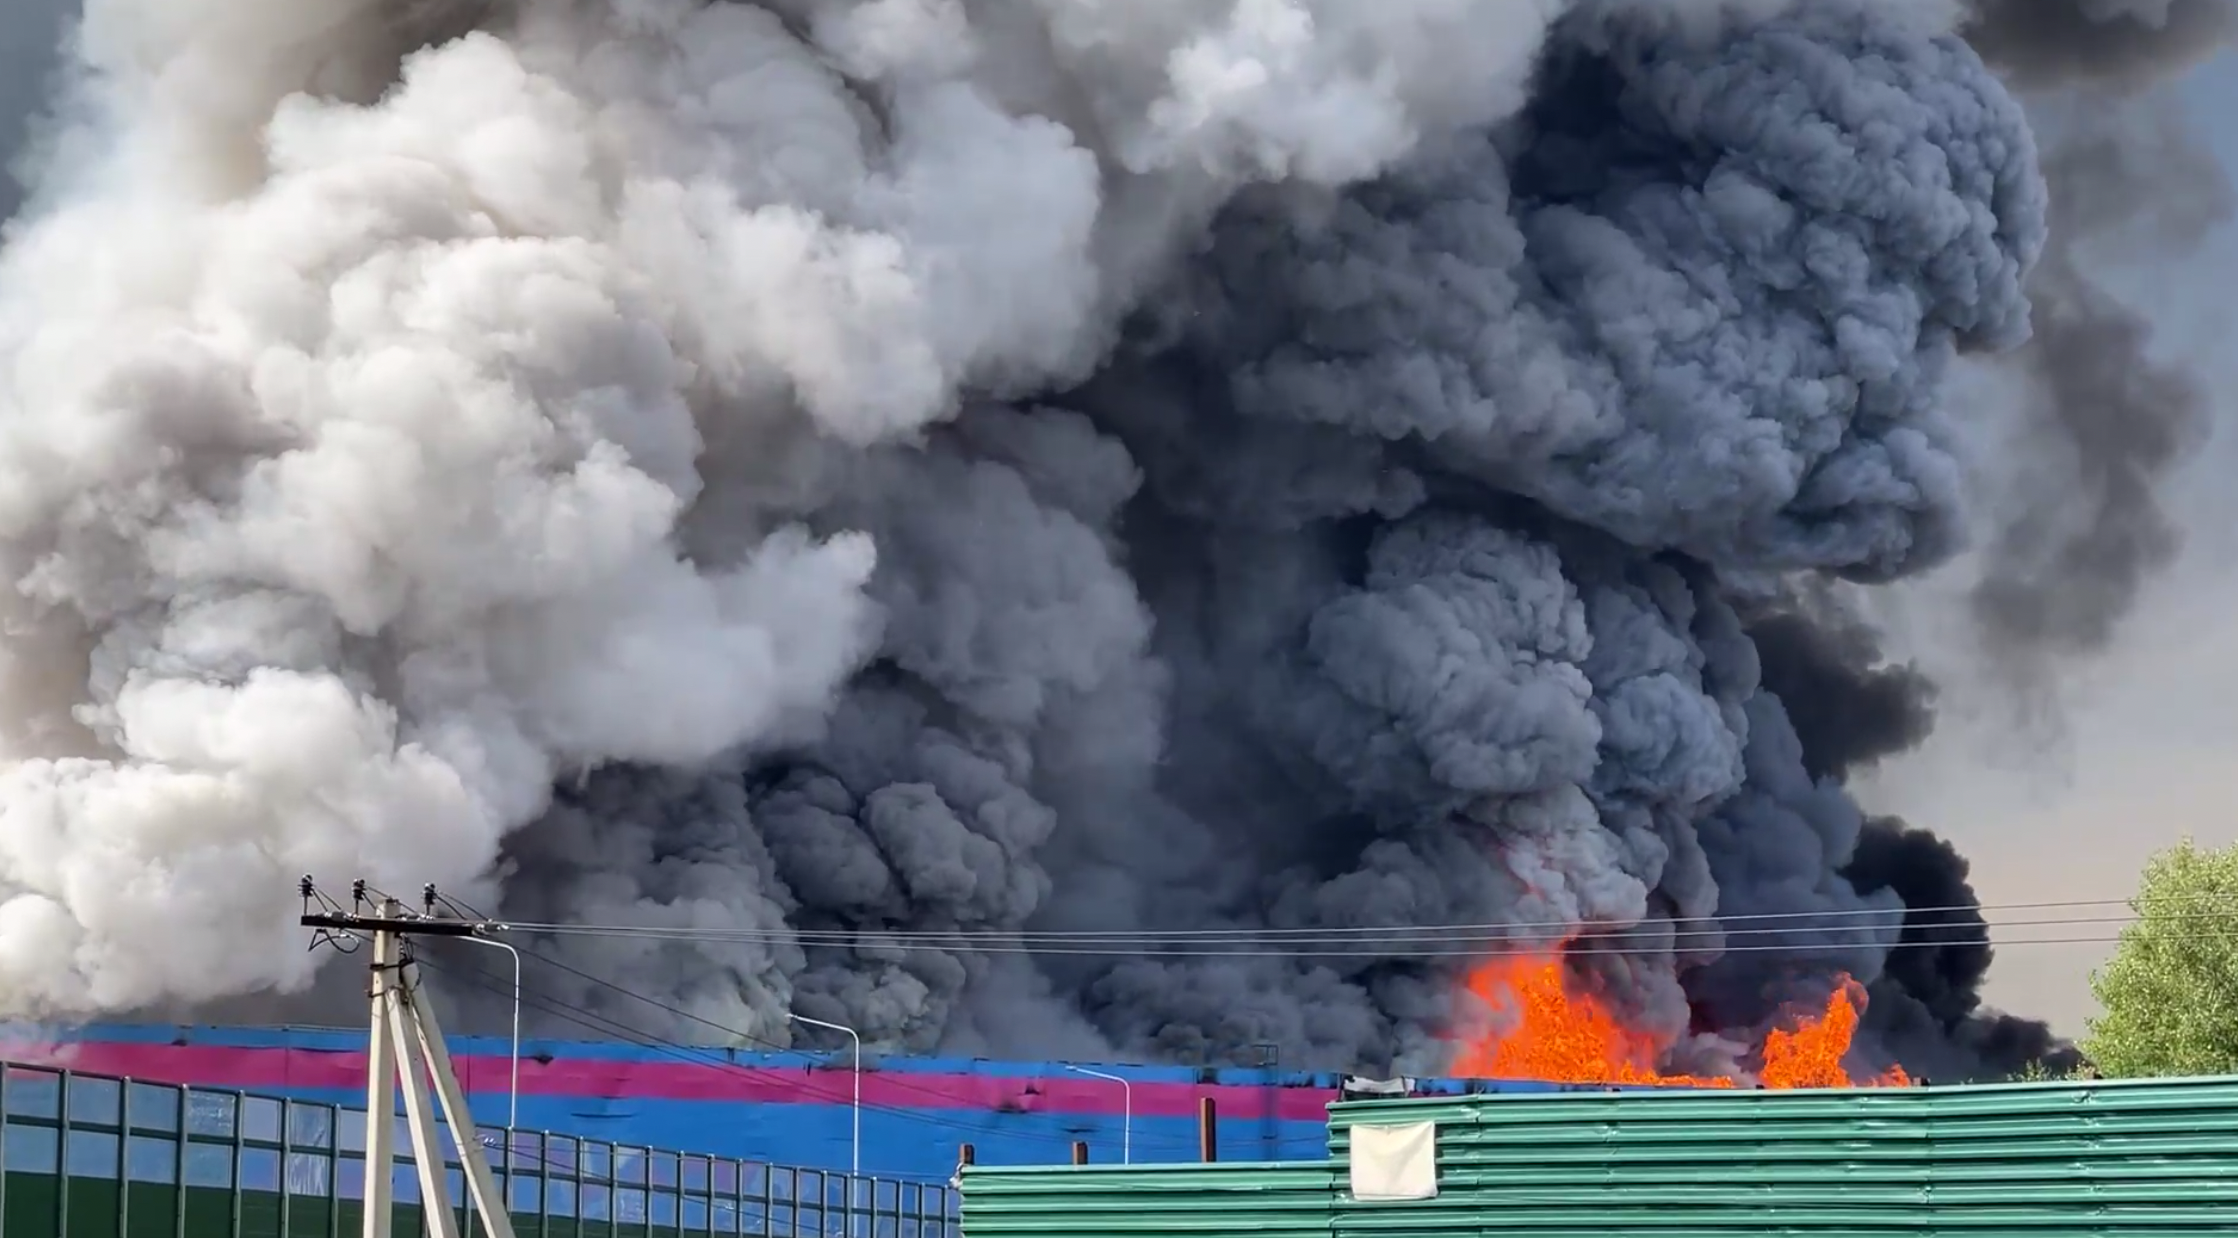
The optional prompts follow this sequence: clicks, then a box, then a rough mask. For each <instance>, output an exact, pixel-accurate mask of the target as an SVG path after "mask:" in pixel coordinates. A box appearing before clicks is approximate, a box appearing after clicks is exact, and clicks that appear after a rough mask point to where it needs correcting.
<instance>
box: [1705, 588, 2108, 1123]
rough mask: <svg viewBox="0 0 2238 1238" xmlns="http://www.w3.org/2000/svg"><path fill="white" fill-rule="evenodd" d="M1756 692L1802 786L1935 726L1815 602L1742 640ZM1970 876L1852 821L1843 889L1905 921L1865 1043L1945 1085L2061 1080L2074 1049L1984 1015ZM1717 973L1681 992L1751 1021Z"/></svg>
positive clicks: (1933, 844)
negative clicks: (1753, 653) (2058, 1072)
mask: <svg viewBox="0 0 2238 1238" xmlns="http://www.w3.org/2000/svg"><path fill="white" fill-rule="evenodd" d="M1748 631H1749V635H1750V637H1751V638H1752V639H1754V640H1755V642H1756V646H1757V649H1758V650H1759V652H1760V653H1761V654H1762V657H1763V661H1764V685H1765V687H1766V689H1767V690H1769V691H1771V692H1772V693H1774V694H1776V695H1777V696H1778V697H1779V698H1780V699H1781V700H1782V701H1786V702H1791V703H1792V704H1791V706H1790V709H1791V714H1792V716H1793V718H1794V721H1795V730H1796V735H1797V740H1798V742H1799V744H1800V745H1801V749H1802V763H1803V766H1804V768H1805V770H1807V771H1808V772H1809V773H1810V775H1811V776H1812V777H1814V778H1822V779H1832V780H1842V779H1846V778H1848V777H1849V776H1850V775H1851V774H1853V773H1857V772H1859V771H1862V770H1865V769H1869V768H1871V767H1872V766H1874V765H1876V764H1878V763H1879V762H1881V761H1883V760H1885V759H1886V758H1888V757H1890V756H1894V755H1896V754H1898V753H1901V752H1904V751H1906V750H1908V749H1910V748H1912V747H1913V746H1915V745H1916V744H1918V743H1919V742H1920V741H1921V740H1923V739H1925V738H1926V737H1927V734H1928V732H1929V730H1930V728H1931V727H1932V726H1933V724H1934V705H1935V695H1936V692H1935V687H1934V685H1933V684H1932V683H1931V682H1929V681H1928V680H1927V678H1926V677H1925V676H1924V675H1922V674H1920V673H1919V671H1918V670H1917V669H1916V668H1914V667H1911V666H1909V665H1906V664H1902V663H1892V662H1889V661H1888V660H1887V659H1886V658H1885V656H1884V655H1883V652H1882V649H1881V644H1880V639H1879V637H1878V634H1877V633H1875V632H1874V631H1873V629H1872V628H1871V627H1870V626H1869V625H1867V624H1865V623H1864V622H1862V621H1861V620H1859V619H1858V618H1857V617H1856V616H1855V615H1854V614H1852V613H1851V612H1850V611H1849V610H1847V609H1846V608H1845V607H1844V606H1843V604H1842V601H1841V600H1840V599H1839V598H1837V597H1835V596H1833V595H1832V594H1831V593H1830V592H1829V591H1827V590H1824V589H1806V590H1799V591H1798V592H1797V594H1796V595H1795V596H1793V597H1790V598H1788V599H1785V600H1784V601H1783V602H1782V603H1781V604H1780V605H1779V606H1777V607H1774V608H1771V609H1769V610H1767V611H1765V612H1763V613H1760V614H1758V615H1755V616H1754V617H1753V618H1752V620H1751V622H1750V623H1749V626H1748ZM1969 871H1970V868H1969V865H1968V864H1967V862H1966V859H1965V857H1964V856H1962V855H1960V854H1959V853H1958V850H1957V848H1955V847H1953V846H1952V845H1951V844H1950V843H1949V842H1947V841H1945V840H1943V839H1940V838H1937V837H1935V836H1934V835H1933V834H1931V833H1929V832H1928V831H1926V830H1922V829H1916V828H1913V827H1912V826H1910V825H1908V824H1906V823H1905V822H1904V821H1902V820H1900V819H1898V818H1895V817H1864V818H1861V819H1860V820H1859V821H1858V832H1857V835H1856V843H1855V846H1854V848H1853V850H1852V852H1851V854H1850V856H1849V859H1848V861H1847V862H1846V863H1845V864H1844V865H1843V866H1842V870H1841V876H1842V878H1843V880H1845V881H1847V882H1848V883H1849V884H1850V885H1851V887H1852V888H1854V889H1855V890H1856V891H1857V892H1858V893H1859V894H1861V895H1865V896H1868V897H1870V896H1875V895H1881V896H1893V897H1894V898H1895V899H1896V900H1898V902H1899V903H1900V905H1901V906H1902V907H1903V909H1904V910H1903V913H1902V915H1901V919H1900V922H1901V930H1900V933H1899V935H1898V939H1897V940H1898V948H1897V949H1895V950H1894V951H1892V952H1891V953H1890V954H1889V956H1888V961H1887V966H1886V968H1885V969H1884V970H1883V971H1882V972H1881V974H1880V975H1879V976H1878V977H1877V978H1875V979H1874V980H1873V981H1872V983H1871V984H1870V985H1868V986H1867V995H1868V998H1869V1003H1868V1005H1867V1007H1866V1018H1865V1030H1866V1032H1867V1034H1868V1035H1869V1036H1871V1037H1872V1038H1873V1040H1874V1041H1875V1042H1876V1043H1877V1044H1878V1045H1880V1046H1881V1047H1882V1048H1883V1049H1885V1050H1886V1051H1888V1052H1890V1053H1891V1054H1892V1055H1893V1056H1895V1057H1897V1058H1899V1059H1901V1060H1902V1061H1903V1062H1904V1063H1905V1065H1906V1066H1907V1067H1908V1068H1909V1069H1911V1070H1913V1071H1914V1072H1916V1073H1919V1074H1923V1075H1925V1076H1927V1077H1928V1078H1931V1079H1941V1080H1944V1081H1946V1082H1947V1081H1950V1080H1953V1079H1967V1078H1976V1077H1991V1078H1997V1077H2005V1076H2009V1075H2011V1074H2013V1073H2015V1072H2017V1071H2019V1070H2020V1069H2022V1068H2024V1067H2026V1066H2028V1065H2029V1064H2031V1063H2045V1064H2047V1065H2051V1066H2054V1067H2060V1068H2064V1067H2066V1066H2069V1065H2072V1064H2074V1062H2075V1061H2076V1060H2078V1059H2077V1056H2076V1054H2075V1051H2074V1049H2073V1046H2072V1045H2071V1044H2069V1043H2067V1042H2066V1041H2063V1040H2061V1039H2060V1038H2058V1037H2056V1036H2054V1035H2053V1034H2052V1031H2051V1029H2050V1027H2049V1026H2048V1025H2046V1024H2044V1023H2043V1022H2041V1021H2038V1020H2033V1019H2025V1018H2019V1017H2016V1016H2013V1015H2008V1014H2003V1013H2000V1012H1997V1011H1994V1010H1989V1009H1986V1008H1984V1006H1983V1003H1982V996H1981V988H1982V984H1983V982H1984V981H1985V980H1986V979H1987V978H1988V974H1989V966H1990V962H1991V960H1992V959H1993V957H1994V954H1995V951H1994V950H1993V949H1992V947H1991V941H1990V932H1989V923H1988V920H1987V918H1986V917H1985V916H1983V914H1982V910H1981V898H1980V896H1979V895H1978V894H1977V893H1976V892H1975V890H1974V887H1973V885H1972V884H1971V882H1970V881H1969V880H1968V875H1969ZM1718 979H1719V977H1718V973H1717V971H1716V969H1714V968H1713V969H1710V970H1707V971H1704V972H1701V973H1697V975H1696V976H1695V977H1694V983H1693V986H1692V987H1693V991H1694V992H1695V994H1696V996H1697V999H1698V1001H1699V1002H1700V1003H1701V1004H1703V1005H1704V1006H1707V1007H1709V1008H1711V1009H1713V1010H1717V1009H1723V1011H1724V1014H1725V1017H1726V1018H1729V1019H1745V1018H1749V1017H1755V1018H1762V1017H1764V1016H1765V1014H1767V1013H1768V1012H1767V1011H1766V1010H1764V1009H1763V1002H1764V994H1763V992H1762V989H1761V986H1757V987H1747V986H1742V987H1740V988H1739V989H1738V991H1734V989H1733V988H1732V987H1730V986H1728V987H1726V988H1723V989H1721V988H1720V987H1719V986H1718V984H1717V980H1718Z"/></svg>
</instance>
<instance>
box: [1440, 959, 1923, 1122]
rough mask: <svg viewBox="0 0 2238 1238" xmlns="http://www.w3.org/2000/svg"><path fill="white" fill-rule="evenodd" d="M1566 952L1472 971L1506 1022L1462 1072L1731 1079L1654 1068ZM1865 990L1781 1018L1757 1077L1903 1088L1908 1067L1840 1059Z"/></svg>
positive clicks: (1606, 1079) (1707, 1082) (1608, 1079)
mask: <svg viewBox="0 0 2238 1238" xmlns="http://www.w3.org/2000/svg"><path fill="white" fill-rule="evenodd" d="M1564 970H1565V969H1564V968H1563V965H1562V960H1561V957H1560V954H1559V952H1558V951H1557V952H1556V953H1553V954H1547V955H1515V956H1509V957H1502V958H1497V959H1492V960H1489V961H1487V962H1486V963H1484V964H1483V965H1482V966H1480V967H1478V968H1477V969H1476V970H1475V971H1474V972H1472V973H1471V974H1470V976H1469V982H1468V987H1469V991H1470V992H1471V993H1472V994H1474V995H1475V997H1476V998H1477V999H1478V1000H1480V1001H1482V1002H1484V1003H1485V1005H1486V1006H1487V1007H1489V1008H1491V1009H1493V1010H1497V1011H1500V1012H1502V1013H1503V1014H1504V1015H1505V1016H1506V1017H1505V1018H1504V1019H1503V1020H1502V1022H1503V1023H1504V1024H1505V1028H1504V1030H1502V1031H1500V1032H1497V1033H1493V1034H1487V1035H1485V1036H1484V1037H1482V1038H1480V1039H1476V1040H1472V1041H1469V1042H1466V1043H1464V1044H1463V1045H1462V1046H1461V1048H1460V1052H1459V1053H1458V1054H1457V1055H1456V1056H1455V1058H1454V1063H1453V1071H1454V1073H1455V1074H1457V1075H1460V1076H1461V1077H1463V1078H1474V1079H1534V1080H1543V1081H1546V1082H1550V1083H1604V1084H1636V1085H1656V1084H1662V1085H1668V1086H1679V1087H1697V1088H1730V1087H1736V1086H1739V1084H1740V1083H1741V1082H1742V1081H1741V1080H1736V1079H1733V1078H1729V1077H1725V1076H1705V1075H1674V1074H1664V1073H1663V1072H1661V1071H1659V1070H1657V1069H1655V1062H1656V1058H1657V1057H1658V1051H1657V1047H1656V1045H1655V1044H1654V1042H1653V1041H1652V1040H1651V1039H1650V1038H1649V1037H1647V1036H1645V1035H1642V1034H1641V1033H1639V1032H1636V1031H1633V1030H1632V1029H1630V1028H1627V1027H1625V1026H1624V1025H1623V1024H1622V1023H1621V1022H1619V1021H1618V1019H1617V1018H1616V1016H1615V1015H1614V1014H1613V1013H1611V1012H1610V1011H1609V1009H1608V1008H1607V1007H1606V1006H1605V1005H1603V1004H1602V1003H1601V1002H1600V1001H1599V1000H1598V999H1596V998H1594V997H1592V996H1590V995H1586V994H1579V993H1573V992H1572V991H1571V990H1570V988H1569V986H1568V985H1567V984H1566V983H1565V981H1564ZM1863 998H1864V993H1863V991H1862V989H1861V988H1860V987H1859V986H1858V984H1857V983H1856V982H1855V981H1853V980H1850V979H1849V978H1847V977H1844V978H1843V979H1842V982H1841V983H1840V984H1839V985H1838V986H1836V988H1835V990H1834V994H1833V996H1832V997H1830V998H1828V999H1827V1003H1826V1007H1825V1009H1823V1010H1816V1011H1810V1010H1789V1011H1787V1012H1785V1013H1784V1014H1783V1016H1782V1026H1780V1027H1776V1028H1774V1029H1772V1031H1771V1032H1769V1033H1768V1034H1767V1035H1766V1036H1765V1038H1764V1044H1763V1045H1762V1047H1761V1051H1760V1056H1761V1058H1762V1063H1763V1064H1762V1066H1761V1067H1760V1068H1759V1069H1758V1071H1757V1074H1756V1078H1755V1080H1754V1082H1756V1083H1758V1084H1761V1085H1762V1086H1764V1087H1767V1088H1843V1087H1902V1086H1905V1085H1907V1084H1909V1083H1910V1082H1911V1080H1910V1079H1909V1077H1907V1076H1906V1075H1905V1073H1904V1070H1903V1068H1902V1067H1892V1068H1890V1069H1889V1070H1888V1071H1887V1072H1886V1073H1884V1074H1880V1075H1870V1076H1864V1077H1859V1076H1853V1075H1851V1074H1850V1073H1849V1070H1848V1068H1847V1067H1846V1066H1844V1065H1843V1059H1844V1058H1846V1057H1847V1056H1848V1055H1849V1049H1850V1039H1851V1038H1852V1037H1853V1036H1855V1035H1856V1033H1857V1023H1858V1017H1859V1013H1860V1009H1861V1007H1862V1005H1863Z"/></svg>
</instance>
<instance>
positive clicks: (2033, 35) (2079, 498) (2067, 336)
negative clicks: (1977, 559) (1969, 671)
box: [1968, 0, 2238, 683]
mask: <svg viewBox="0 0 2238 1238" xmlns="http://www.w3.org/2000/svg"><path fill="white" fill-rule="evenodd" d="M1975 11H1976V17H1975V20H1974V23H1973V25H1972V26H1971V28H1970V29H1969V30H1968V37H1969V38H1970V39H1971V40H1972V41H1973V43H1974V44H1975V45H1976V46H1977V47H1979V48H1980V49H1981V50H1982V53H1983V55H1984V56H1985V57H1986V58H1987V59H1989V60H1990V62H1991V63H1992V64H1993V65H1996V66H1997V67H1998V68H1999V69H2000V70H2001V71H2003V72H2004V73H2006V74H2007V75H2008V76H2009V77H2011V78H2012V79H2013V80H2015V81H2016V82H2018V83H2019V84H2020V85H2022V86H2024V87H2026V88H2028V89H2029V90H2031V91H2032V92H2034V94H2033V97H2032V100H2031V107H2032V110H2033V112H2034V114H2035V116H2036V117H2037V119H2038V122H2039V130H2040V131H2042V132H2045V133H2046V134H2047V139H2046V140H2047V144H2048V150H2047V154H2046V156H2045V159H2044V170H2045V176H2046V178H2047V180H2048V181H2049V184H2050V189H2051V199H2052V211H2053V217H2054V219H2055V221H2056V226H2055V227H2054V229H2053V233H2052V243H2051V246H2050V248H2049V249H2048V251H2047V252H2046V254H2045V256H2044V260H2043V261H2042V263H2040V264H2039V265H2038V267H2037V269H2036V271H2035V273H2034V275H2033V277H2032V281H2031V284H2030V287H2029V293H2030V296H2031V299H2032V300H2033V302H2034V304H2035V315H2034V321H2035V328H2036V330H2035V337H2034V338H2033V339H2032V340H2031V341H2030V342H2029V344H2028V346H2027V347H2025V348H2023V349H2021V350H2019V351H2018V352H2016V353H2014V354H2012V355H2011V356H2010V357H2008V358H2006V359H2005V362H2004V367H2005V368H2006V369H2007V370H2008V371H2009V372H2010V373H2011V374H2012V375H2014V376H2015V377H2016V378H2017V380H2018V382H2019V383H2020V386H2021V393H2020V396H2019V400H2020V408H2021V417H2020V419H2019V424H2018V426H2017V427H2016V428H2015V430H2014V432H2013V438H2012V442H2011V444H2010V447H2009V449H2010V450H2011V451H2012V452H2013V453H2015V454H2016V456H2017V457H2018V459H2020V460H2021V461H2023V462H2024V463H2023V465H2022V467H2020V468H2019V469H2017V470H2015V471H2014V472H2015V476H2014V477H2013V478H2012V480H2013V481H2015V482H2017V485H2016V486H2015V488H2014V490H2013V493H2012V494H2011V495H2009V496H2008V497H2007V498H2006V499H2005V500H2004V501H2003V503H2002V504H2001V509H2000V510H1998V511H1996V512H1995V513H1994V519H1995V522H1996V525H1997V528H1998V532H1996V533H1995V534H1994V535H1993V537H1992V538H1991V541H1990V545H1989V546H1988V547H1987V551H1988V553H1987V555H1986V556H1985V564H1986V566H1985V568H1984V571H1983V573H1982V577H1981V579H1980V581H1979V583H1978V584H1977V585H1976V587H1975V590H1974V594H1973V609H1974V613H1975V617H1976V619H1977V621H1978V622H1979V623H1980V625H1981V627H1982V629H1983V632H1984V648H1985V649H1987V650H1988V651H1989V652H1990V654H1991V655H1992V659H1993V661H1994V662H1995V663H1996V664H1997V666H1998V667H1999V668H2000V670H2001V672H2002V673H2003V674H2005V675H2007V676H2008V677H2011V678H2013V679H2015V680H2016V681H2019V682H2021V683H2030V682H2038V683H2040V681H2041V679H2042V676H2043V672H2044V671H2045V670H2046V669H2047V667H2048V666H2049V665H2051V664H2053V663H2055V662H2056V661H2057V660H2059V659H2061V658H2065V657H2071V656H2074V655H2078V654H2088V653H2092V652H2096V651H2098V650H2101V649H2103V648H2104V647H2105V646H2106V645H2107V644H2108V643H2109V642H2110V641H2111V640H2112V639H2113V637H2114V635H2115V633H2116V632H2117V631H2118V630H2119V626H2120V624H2121V621H2122V620H2123V619H2124V618H2125V617H2126V616H2127V615H2128V614H2129V613H2130V612H2131V611H2132V610H2133V609H2134V608H2135V606H2136V604H2137V601H2138V599H2139V597H2140V595H2141V593H2142V592H2143V590H2144V589H2145V588H2146V587H2147V585H2148V584H2149V582H2150V580H2151V579H2152V577H2153V576H2154V575H2155V574H2156V573H2157V572H2159V571H2160V570H2161V569H2164V568H2166V567H2167V566H2168V565H2169V564H2170V563H2171V562H2172V561H2173V560H2174V558H2175V556H2176V554H2177V552H2178V550H2179V549H2180V548H2181V545H2182V537H2181V531H2180V529H2179V527H2178V525H2177V522H2176V521H2175V520H2174V518H2173V517H2171V516H2170V515H2169V513H2168V511H2167V510H2166V507H2165V505H2164V501H2163V498H2162V488H2163V486H2164V484H2165V483H2166V482H2167V481H2168V480H2169V479H2170V478H2171V476H2172V475H2173V474H2174V472H2175V471H2176V469H2177V468H2178V467H2179V466H2180V464H2181V463H2182V461H2183V460H2184V459H2185V458H2186V455H2187V452H2188V450H2189V449H2190V448H2192V447H2194V446H2196V445H2197V444H2198V443H2199V442H2200V441H2201V440H2202V439H2203V437H2204V435H2205V433H2206V430H2207V423H2208V420H2209V415H2210V414H2209V407H2208V401H2209V397H2208V392H2207V389H2206V385H2205V383H2204V381H2203V380H2202V379H2201V378H2200V377H2199V376H2198V375H2197V374H2195V373H2193V372H2192V371H2191V369H2190V368H2189V367H2188V365H2187V364H2186V363H2185V362H2184V360H2183V359H2181V358H2175V357H2170V356H2167V355H2165V354H2164V353H2163V352H2161V351H2156V349H2155V348H2154V338H2153V336H2154V332H2153V327H2152V323H2151V321H2150V320H2149V319H2148V318H2147V317H2146V316H2145V315H2144V314H2143V313H2141V312H2139V311H2138V310H2137V309H2135V308H2133V307H2132V306H2130V305H2128V304H2125V303H2124V302H2123V301H2122V300H2121V299H2119V298H2118V297H2116V296H2115V295H2114V294H2113V293H2112V292H2110V291H2109V290H2108V289H2107V288H2106V286H2105V285H2104V283H2103V282H2102V272H2103V271H2104V270H2105V269H2106V268H2107V267H2108V265H2109V264H2113V265H2126V266H2129V267H2131V268H2133V269H2150V270H2157V271H2168V272H2176V271H2181V270H2184V269H2185V264H2186V262H2187V261H2188V260H2189V259H2190V258H2191V257H2192V256H2193V255H2196V254H2197V253H2198V252H2199V251H2200V249H2201V247H2202V245H2203V243H2204V242H2205V240H2206V239H2207V237H2208V235H2209V234H2210V233H2211V232H2212V231H2213V230H2214V229H2215V228H2217V227H2219V226H2220V225H2222V224H2224V223H2226V222H2228V220H2229V219H2230V217H2231V214H2232V209H2233V196H2232V187H2231V180H2230V175H2229V173H2228V171H2227V170H2226V169H2225V168H2223V167H2222V166H2221V163H2220V161H2219V160H2218V159H2217V158H2216V157H2215V155H2214V154H2213V152H2212V151H2211V150H2210V149H2209V148H2208V147H2207V145H2206V143H2205V142H2204V140H2203V137H2202V135H2200V134H2198V133H2197V132H2195V128H2194V124H2193V122H2192V120H2191V119H2190V116H2189V114H2188V112H2187V110H2186V109H2185V108H2184V107H2183V106H2182V105H2181V104H2180V103H2178V102H2177V101H2175V100H2173V99H2171V98H2169V97H2167V95H2166V93H2165V92H2158V93H2155V88H2157V87H2159V86H2161V85H2163V84H2164V83H2166V82H2168V81H2170V80H2172V79H2173V78H2175V77H2176V76H2177V75H2179V74H2180V73H2181V72H2183V71H2184V70H2185V69H2187V68H2189V67H2190V66H2192V65H2193V64H2195V63H2197V62H2199V61H2200V60H2203V59H2205V58H2207V57H2209V56H2211V55H2214V54H2215V53H2217V52H2218V51H2220V50H2222V49H2223V48H2224V47H2226V46H2227V45H2228V43H2229V41H2230V39H2231V38H2232V37H2233V36H2234V35H2238V3H2232V2H2231V0H1982V2H1979V3H1977V4H1976V5H1975Z"/></svg>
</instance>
